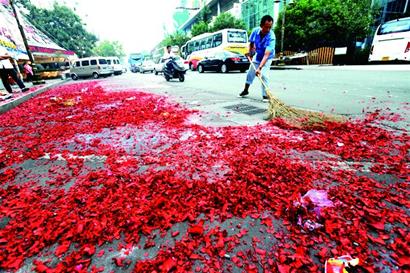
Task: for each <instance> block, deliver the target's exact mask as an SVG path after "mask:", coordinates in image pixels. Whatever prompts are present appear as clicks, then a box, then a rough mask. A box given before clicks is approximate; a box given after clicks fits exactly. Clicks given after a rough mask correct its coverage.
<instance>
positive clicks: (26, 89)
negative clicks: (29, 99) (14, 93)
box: [21, 87, 30, 92]
mask: <svg viewBox="0 0 410 273" xmlns="http://www.w3.org/2000/svg"><path fill="white" fill-rule="evenodd" d="M28 90H30V88H28V87H24V88H23V89H21V92H27V91H28Z"/></svg>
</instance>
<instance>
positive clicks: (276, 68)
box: [270, 66, 303, 70]
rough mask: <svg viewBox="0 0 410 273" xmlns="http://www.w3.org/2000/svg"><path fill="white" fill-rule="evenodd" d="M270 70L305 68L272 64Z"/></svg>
mask: <svg viewBox="0 0 410 273" xmlns="http://www.w3.org/2000/svg"><path fill="white" fill-rule="evenodd" d="M270 70H303V68H300V67H286V66H271V67H270Z"/></svg>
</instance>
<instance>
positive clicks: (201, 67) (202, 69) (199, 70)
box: [197, 65, 204, 73]
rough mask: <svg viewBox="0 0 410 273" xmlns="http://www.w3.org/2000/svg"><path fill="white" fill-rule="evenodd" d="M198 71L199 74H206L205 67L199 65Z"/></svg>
mask: <svg viewBox="0 0 410 273" xmlns="http://www.w3.org/2000/svg"><path fill="white" fill-rule="evenodd" d="M197 69H198V72H199V73H204V67H203V66H202V65H198V67H197Z"/></svg>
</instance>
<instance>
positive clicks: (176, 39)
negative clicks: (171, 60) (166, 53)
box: [160, 31, 190, 47]
mask: <svg viewBox="0 0 410 273" xmlns="http://www.w3.org/2000/svg"><path fill="white" fill-rule="evenodd" d="M189 39H190V37H189V36H188V35H187V34H185V33H183V32H180V31H176V32H174V33H172V34H168V35H167V36H166V37H165V38H164V39H163V40H162V42H161V43H160V45H161V46H168V45H172V46H175V45H177V46H179V47H181V46H183V45H184V44H185V43H186V42H187V41H189Z"/></svg>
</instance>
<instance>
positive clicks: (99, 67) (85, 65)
mask: <svg viewBox="0 0 410 273" xmlns="http://www.w3.org/2000/svg"><path fill="white" fill-rule="evenodd" d="M113 73H114V71H113V70H112V68H111V66H109V65H108V64H107V60H106V59H105V58H102V57H89V58H81V59H78V60H76V61H74V63H73V65H72V67H71V69H70V75H71V78H72V79H73V80H77V79H78V78H81V77H93V78H94V79H98V78H99V77H100V76H104V77H106V76H111V75H112V74H113Z"/></svg>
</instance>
